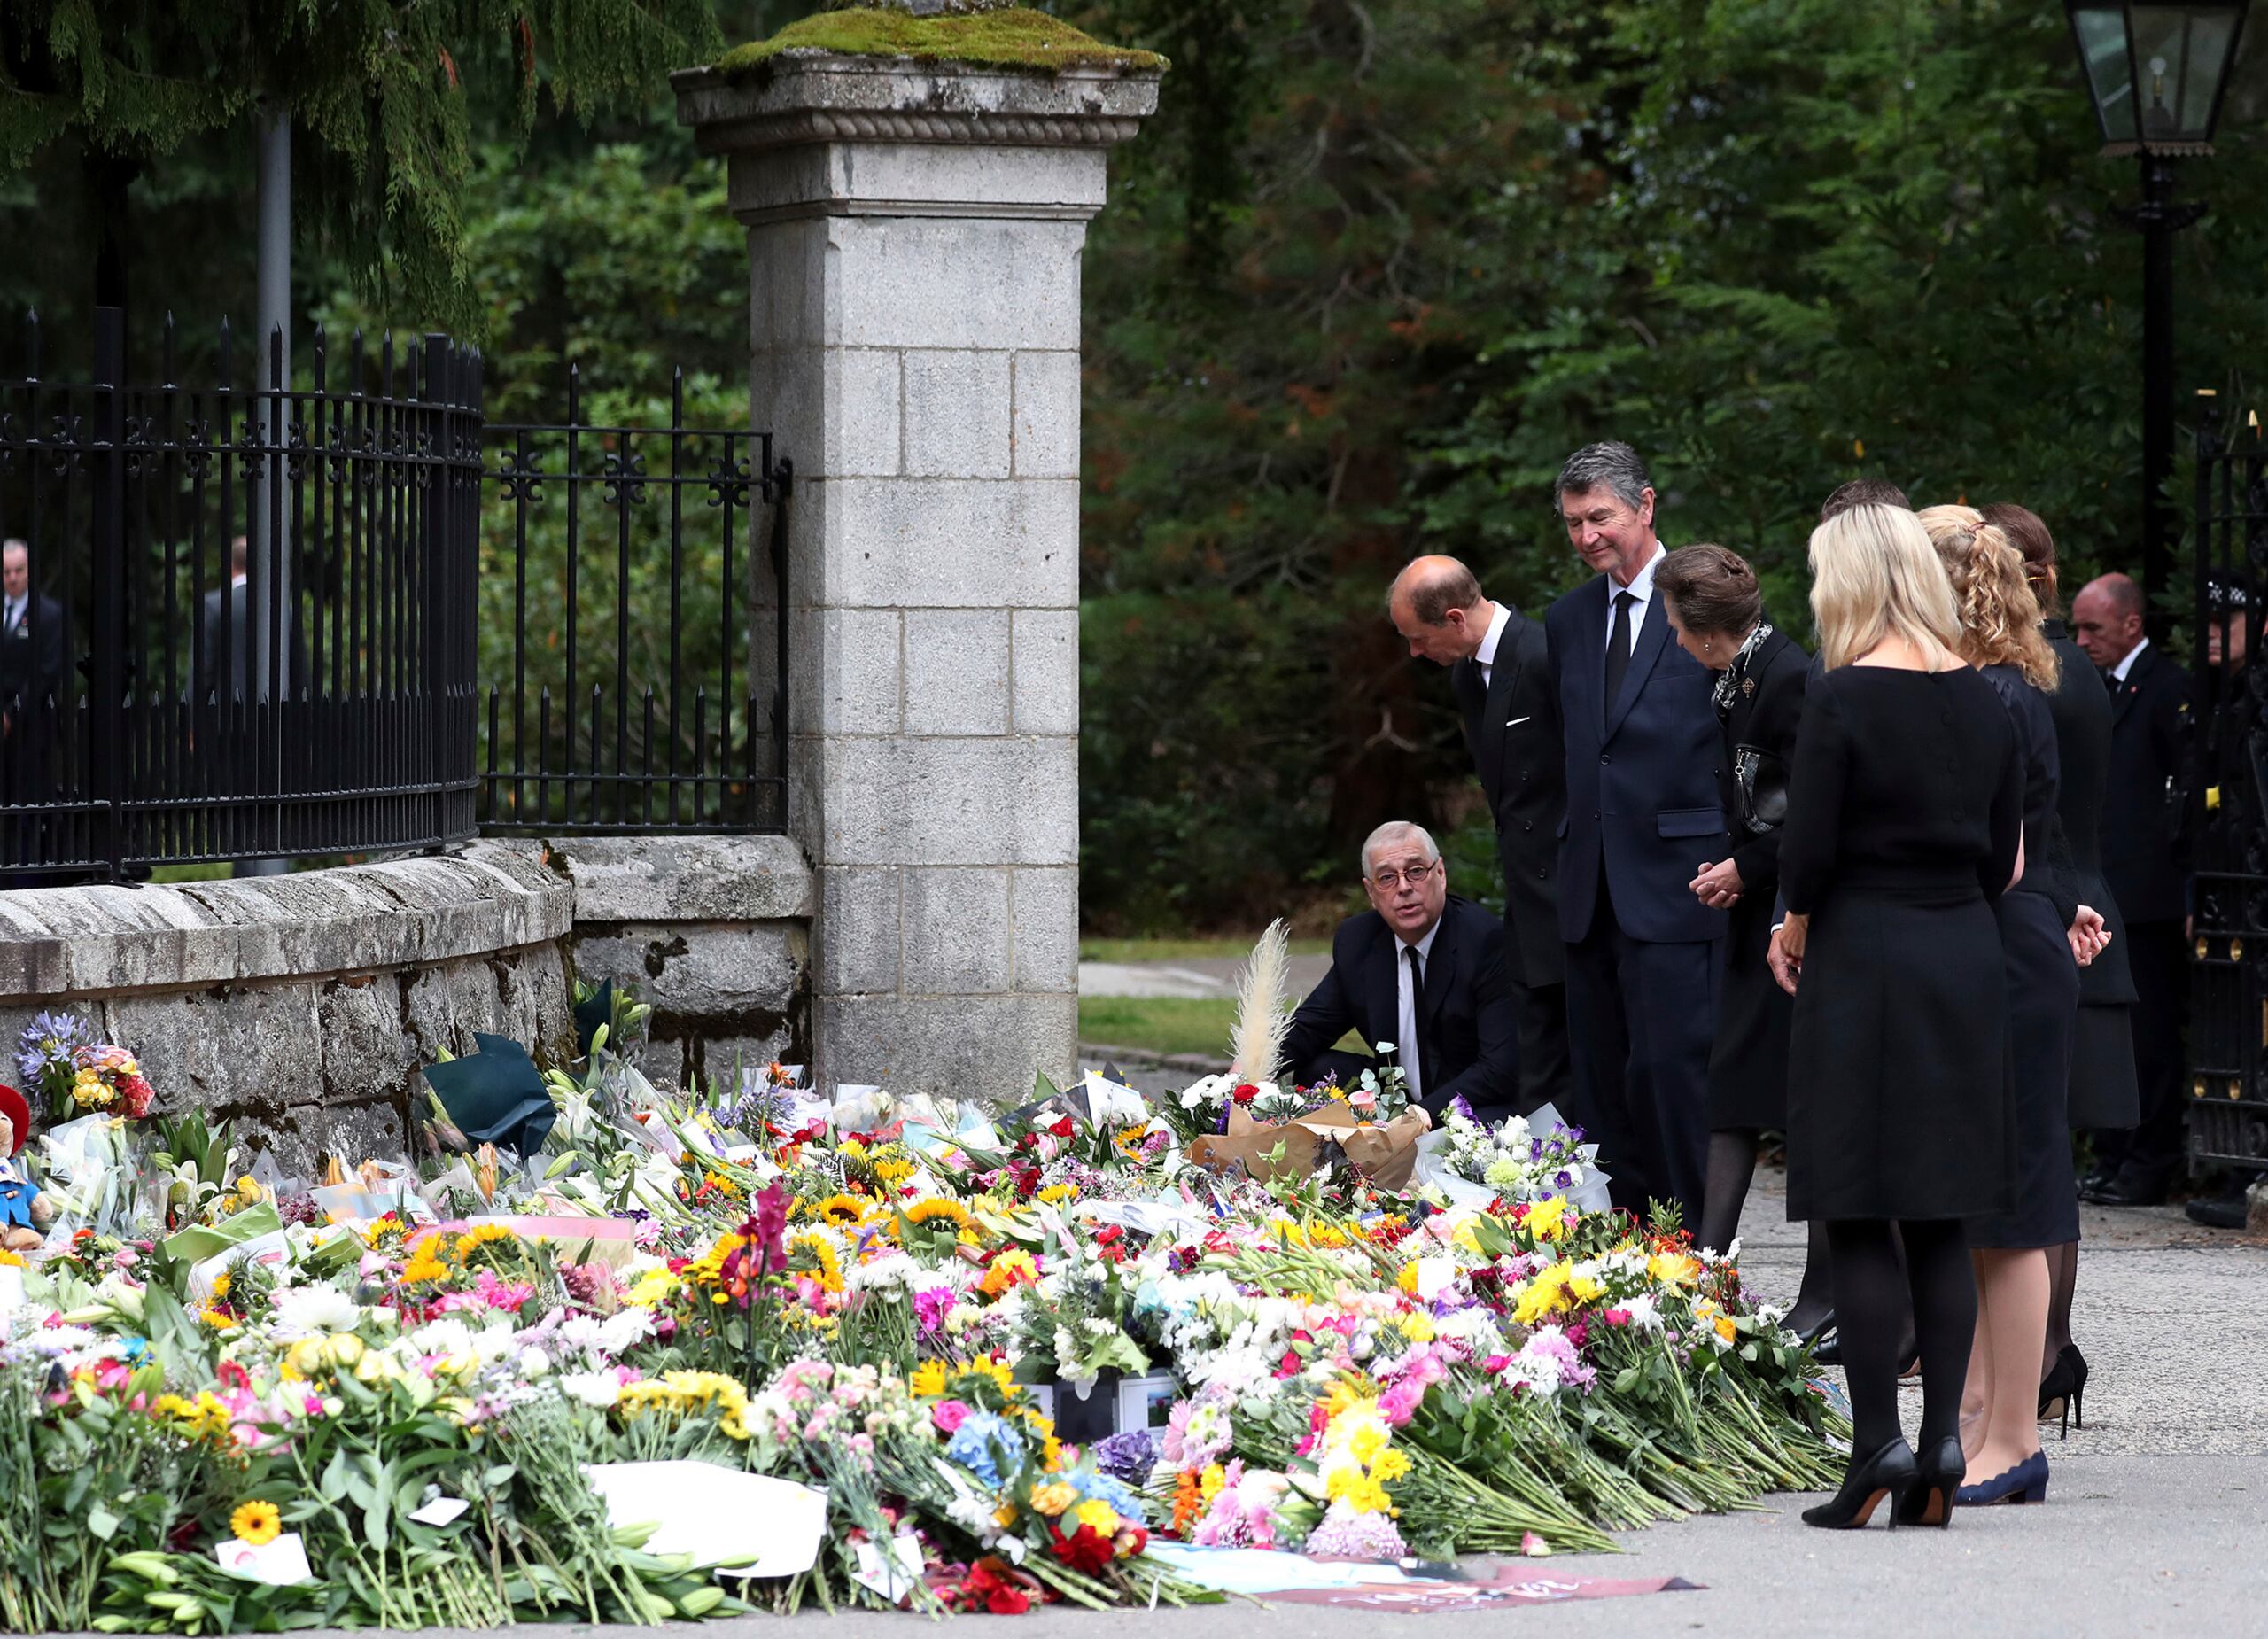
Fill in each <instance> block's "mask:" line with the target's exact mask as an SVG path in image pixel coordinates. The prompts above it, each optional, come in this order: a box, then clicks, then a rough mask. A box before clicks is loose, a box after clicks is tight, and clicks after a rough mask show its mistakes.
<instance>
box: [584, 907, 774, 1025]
mask: <svg viewBox="0 0 2268 1639" xmlns="http://www.w3.org/2000/svg"><path fill="white" fill-rule="evenodd" d="M789 933H790V929H789V928H788V924H786V923H782V922H764V923H757V924H756V925H754V926H747V925H742V924H735V923H717V922H661V923H653V922H633V923H630V924H628V925H626V926H625V927H623V928H619V929H610V930H609V931H607V932H605V933H603V934H585V935H583V936H579V937H578V938H577V939H576V941H575V971H576V973H577V974H578V975H579V976H580V977H581V978H582V979H583V981H584V983H589V984H595V983H598V982H599V981H600V980H602V979H603V978H612V979H614V980H615V981H616V982H617V983H620V984H628V985H631V986H633V987H634V988H635V989H636V990H637V992H638V995H639V997H640V998H641V1000H644V1001H648V1002H650V1003H652V1004H653V1006H654V1009H655V1011H656V1013H657V1014H658V1013H669V1014H680V1015H683V1016H685V1017H687V1018H689V1019H719V1020H726V1019H732V1018H734V1017H738V1016H740V1015H743V1014H755V1013H766V1014H783V1015H784V1014H786V1013H787V1012H788V1008H789V1006H790V1005H791V1004H792V1003H793V1002H794V1001H795V998H796V995H797V994H798V993H799V992H800V991H801V990H803V988H804V967H805V961H806V957H805V952H806V950H807V949H808V944H807V941H806V940H805V939H804V936H803V933H802V930H801V929H800V928H798V929H796V930H795V937H794V938H793V940H792V941H791V940H790V937H789Z"/></svg>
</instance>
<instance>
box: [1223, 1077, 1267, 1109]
mask: <svg viewBox="0 0 2268 1639" xmlns="http://www.w3.org/2000/svg"><path fill="white" fill-rule="evenodd" d="M1259 1096H1260V1089H1259V1088H1257V1087H1255V1086H1254V1085H1253V1084H1251V1083H1250V1082H1248V1081H1240V1082H1239V1083H1238V1084H1236V1088H1235V1091H1231V1093H1230V1094H1229V1097H1230V1098H1231V1099H1234V1100H1235V1101H1236V1102H1237V1103H1239V1104H1249V1103H1251V1102H1252V1101H1253V1100H1254V1099H1256V1098H1258V1097H1259Z"/></svg>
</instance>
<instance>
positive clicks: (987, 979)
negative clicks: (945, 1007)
mask: <svg viewBox="0 0 2268 1639" xmlns="http://www.w3.org/2000/svg"><path fill="white" fill-rule="evenodd" d="M903 925H904V928H905V935H904V937H905V994H906V995H907V996H909V997H913V996H923V995H928V996H953V997H959V996H965V995H970V994H979V993H987V992H994V991H1003V990H1008V989H1010V988H1012V987H1011V980H1010V973H1009V954H1008V947H1009V940H1008V873H1007V872H1006V870H1003V869H1001V868H999V867H998V866H990V867H985V866H978V867H951V868H936V867H928V868H920V869H914V870H909V871H907V872H906V873H905V920H904V924H903Z"/></svg>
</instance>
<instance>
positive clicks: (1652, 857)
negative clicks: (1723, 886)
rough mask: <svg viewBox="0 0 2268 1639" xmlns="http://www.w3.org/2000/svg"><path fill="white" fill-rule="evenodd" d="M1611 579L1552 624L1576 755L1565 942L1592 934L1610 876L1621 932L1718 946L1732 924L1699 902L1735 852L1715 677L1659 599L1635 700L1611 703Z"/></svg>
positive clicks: (1565, 607) (1653, 604)
mask: <svg viewBox="0 0 2268 1639" xmlns="http://www.w3.org/2000/svg"><path fill="white" fill-rule="evenodd" d="M1607 615H1608V605H1607V578H1606V577H1605V576H1604V575H1597V576H1594V577H1592V578H1591V579H1588V580H1587V581H1585V582H1584V583H1583V584H1582V585H1581V586H1577V587H1576V588H1575V589H1574V590H1573V592H1570V593H1568V594H1566V595H1565V597H1562V598H1561V599H1559V601H1558V602H1555V603H1554V604H1552V606H1551V607H1550V610H1548V611H1547V612H1546V613H1545V615H1544V618H1543V630H1544V635H1545V639H1546V641H1547V642H1548V643H1549V644H1550V650H1551V673H1552V676H1553V677H1554V678H1555V679H1556V680H1557V683H1558V688H1559V724H1560V732H1561V733H1562V734H1564V735H1565V738H1566V742H1567V819H1566V823H1565V828H1564V829H1563V831H1562V833H1561V835H1560V843H1559V935H1560V937H1561V938H1563V939H1565V940H1567V941H1568V942H1569V943H1570V944H1573V942H1575V941H1576V940H1579V939H1581V938H1582V937H1583V936H1585V935H1586V934H1588V933H1589V931H1590V927H1591V918H1592V915H1593V913H1594V912H1595V911H1596V908H1597V901H1598V880H1599V866H1600V862H1601V861H1602V860H1604V863H1605V868H1606V877H1607V882H1608V883H1609V884H1610V887H1611V889H1612V895H1613V908H1614V916H1615V920H1616V921H1617V922H1619V924H1620V925H1621V928H1622V931H1623V932H1624V933H1626V934H1627V935H1628V936H1630V937H1631V938H1633V939H1637V940H1643V941H1644V942H1646V943H1648V944H1684V943H1689V942H1697V941H1700V940H1705V939H1715V938H1719V937H1720V936H1722V935H1723V934H1724V931H1725V925H1726V915H1725V913H1724V912H1722V911H1718V910H1712V909H1711V908H1710V907H1709V906H1707V905H1703V904H1702V903H1701V901H1700V900H1698V899H1697V898H1695V897H1694V896H1693V890H1692V889H1691V887H1690V886H1689V884H1690V883H1691V882H1692V881H1693V878H1694V876H1695V875H1696V874H1697V873H1698V871H1699V870H1700V868H1701V866H1704V865H1713V864H1714V863H1715V862H1716V861H1718V860H1720V859H1721V858H1724V857H1725V856H1726V855H1727V854H1728V853H1729V852H1730V851H1732V838H1731V836H1730V835H1728V834H1727V832H1726V830H1725V811H1724V806H1723V804H1722V802H1721V800H1720V796H1719V785H1718V781H1719V780H1720V776H1721V770H1722V765H1723V763H1724V741H1723V738H1722V735H1721V734H1720V730H1719V728H1718V725H1717V712H1716V708H1715V707H1714V706H1713V705H1712V704H1711V703H1710V699H1709V696H1710V693H1711V690H1712V689H1713V687H1714V686H1715V681H1716V679H1715V674H1714V673H1713V672H1711V671H1710V670H1709V669H1708V668H1707V667H1705V666H1704V665H1703V664H1701V663H1700V662H1699V661H1697V660H1696V659H1694V658H1693V656H1690V655H1689V654H1687V653H1686V652H1685V651H1684V650H1683V649H1680V648H1679V647H1678V646H1677V644H1676V643H1675V642H1674V641H1672V639H1671V637H1670V632H1669V617H1668V616H1667V614H1666V613H1665V612H1664V610H1663V606H1662V597H1661V594H1660V593H1659V592H1657V593H1655V594H1654V595H1653V596H1652V597H1651V598H1649V599H1647V600H1646V613H1645V618H1644V619H1643V621H1642V622H1641V623H1640V625H1639V627H1638V638H1637V641H1636V642H1635V644H1634V645H1633V646H1632V648H1631V651H1630V669H1629V671H1628V672H1627V673H1625V674H1624V677H1623V680H1622V692H1621V694H1620V695H1619V696H1618V697H1617V698H1615V699H1613V700H1608V699H1607V698H1606V697H1605V695H1606V634H1607Z"/></svg>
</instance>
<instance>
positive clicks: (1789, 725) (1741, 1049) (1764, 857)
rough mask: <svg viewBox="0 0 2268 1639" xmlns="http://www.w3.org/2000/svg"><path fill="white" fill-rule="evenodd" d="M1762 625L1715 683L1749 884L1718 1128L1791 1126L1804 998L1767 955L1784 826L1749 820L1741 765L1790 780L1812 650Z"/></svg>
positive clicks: (1730, 823)
mask: <svg viewBox="0 0 2268 1639" xmlns="http://www.w3.org/2000/svg"><path fill="white" fill-rule="evenodd" d="M1757 631H1758V632H1759V633H1762V634H1763V635H1762V636H1761V637H1760V638H1759V637H1756V636H1753V635H1751V640H1750V641H1749V642H1748V643H1747V644H1744V646H1743V647H1742V649H1741V652H1740V654H1739V655H1738V656H1736V657H1735V659H1734V661H1733V663H1732V664H1730V665H1729V666H1727V667H1726V668H1725V670H1724V671H1723V672H1721V673H1720V675H1719V678H1718V682H1717V716H1718V719H1720V721H1721V722H1722V723H1723V724H1724V729H1725V760H1724V762H1723V764H1722V765H1720V767H1719V768H1718V771H1717V772H1718V775H1719V777H1720V780H1721V781H1723V783H1724V787H1725V824H1726V827H1727V828H1728V830H1730V831H1731V833H1732V836H1733V863H1734V864H1735V865H1736V866H1738V867H1739V869H1740V881H1741V891H1740V901H1739V903H1738V904H1736V905H1734V906H1733V908H1732V914H1731V918H1730V920H1729V922H1728V926H1727V928H1726V936H1725V979H1724V983H1723V985H1722V987H1721V988H1720V990H1718V992H1717V1034H1716V1038H1715V1040H1714V1041H1713V1043H1712V1044H1711V1047H1710V1052H1709V1126H1710V1128H1711V1130H1716V1131H1722V1130H1730V1129H1751V1128H1754V1129H1761V1128H1765V1127H1785V1126H1786V1125H1787V1124H1788V1030H1789V1027H1790V1025H1791V1024H1792V1023H1793V1022H1794V1021H1795V1016H1796V1002H1795V998H1793V997H1792V996H1790V995H1789V994H1788V993H1787V991H1785V990H1782V989H1781V988H1780V983H1779V981H1778V980H1776V979H1775V978H1774V977H1773V976H1772V968H1771V965H1770V964H1769V963H1768V962H1767V960H1766V953H1767V950H1768V949H1769V947H1770V945H1771V943H1772V899H1773V895H1774V894H1775V892H1776V891H1777V890H1778V889H1779V885H1780V827H1779V826H1777V825H1774V826H1772V827H1771V828H1769V829H1768V830H1759V829H1757V828H1755V827H1752V826H1751V824H1749V823H1748V821H1747V819H1746V815H1747V812H1748V808H1749V804H1746V803H1745V802H1744V800H1743V799H1742V797H1741V795H1740V791H1739V788H1738V779H1737V776H1736V769H1737V768H1738V766H1739V760H1740V756H1741V753H1742V751H1743V750H1744V749H1746V750H1749V751H1750V752H1751V755H1757V754H1760V755H1761V756H1762V757H1768V758H1770V759H1772V761H1773V763H1774V764H1775V765H1776V783H1777V784H1778V785H1779V787H1780V788H1781V789H1782V790H1784V789H1785V788H1786V781H1787V777H1788V773H1789V771H1790V769H1792V768H1793V767H1794V766H1795V761H1796V726H1797V724H1798V723H1799V722H1801V721H1802V719H1803V710H1804V680H1805V679H1806V677H1808V676H1809V675H1810V672H1811V657H1810V656H1807V655H1806V654H1805V653H1804V651H1803V650H1802V649H1800V648H1798V646H1797V645H1796V643H1795V642H1794V641H1793V640H1791V639H1790V637H1789V636H1788V635H1787V634H1786V633H1783V632H1780V631H1776V630H1774V629H1772V628H1771V627H1769V626H1768V625H1759V626H1758V627H1757Z"/></svg>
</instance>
